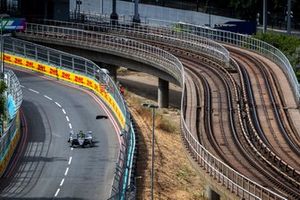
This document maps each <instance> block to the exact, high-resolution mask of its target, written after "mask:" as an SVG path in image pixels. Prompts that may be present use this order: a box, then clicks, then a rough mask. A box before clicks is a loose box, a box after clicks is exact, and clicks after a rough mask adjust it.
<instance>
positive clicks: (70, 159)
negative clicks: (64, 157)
mask: <svg viewBox="0 0 300 200" xmlns="http://www.w3.org/2000/svg"><path fill="white" fill-rule="evenodd" d="M71 162H72V156H70V158H69V162H68V165H71Z"/></svg>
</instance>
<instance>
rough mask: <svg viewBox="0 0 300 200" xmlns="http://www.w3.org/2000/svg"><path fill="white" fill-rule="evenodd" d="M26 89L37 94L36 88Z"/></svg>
mask: <svg viewBox="0 0 300 200" xmlns="http://www.w3.org/2000/svg"><path fill="white" fill-rule="evenodd" d="M28 90H29V91H31V92H34V93H37V94H39V92H38V91H36V90H33V89H31V88H29V89H28Z"/></svg>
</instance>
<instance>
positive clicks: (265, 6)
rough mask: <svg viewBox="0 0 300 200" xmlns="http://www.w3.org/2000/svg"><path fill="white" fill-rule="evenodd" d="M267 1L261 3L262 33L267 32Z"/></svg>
mask: <svg viewBox="0 0 300 200" xmlns="http://www.w3.org/2000/svg"><path fill="white" fill-rule="evenodd" d="M267 6H268V5H267V0H264V2H263V33H266V32H267Z"/></svg>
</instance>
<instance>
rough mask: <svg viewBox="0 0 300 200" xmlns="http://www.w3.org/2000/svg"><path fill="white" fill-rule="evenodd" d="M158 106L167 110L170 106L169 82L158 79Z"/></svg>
mask: <svg viewBox="0 0 300 200" xmlns="http://www.w3.org/2000/svg"><path fill="white" fill-rule="evenodd" d="M158 106H159V107H160V108H167V107H168V106H169V82H168V81H165V80H163V79H160V78H159V79H158Z"/></svg>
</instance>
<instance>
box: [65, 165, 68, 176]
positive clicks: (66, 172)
mask: <svg viewBox="0 0 300 200" xmlns="http://www.w3.org/2000/svg"><path fill="white" fill-rule="evenodd" d="M68 171H69V167H67V169H66V171H65V176H67V174H68Z"/></svg>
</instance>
